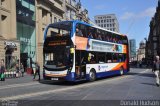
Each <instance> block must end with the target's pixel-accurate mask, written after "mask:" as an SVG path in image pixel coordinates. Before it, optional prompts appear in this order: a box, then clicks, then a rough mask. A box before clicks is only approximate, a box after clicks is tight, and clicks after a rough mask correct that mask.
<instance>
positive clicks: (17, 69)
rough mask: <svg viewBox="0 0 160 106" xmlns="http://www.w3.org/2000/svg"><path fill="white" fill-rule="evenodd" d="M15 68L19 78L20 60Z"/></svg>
mask: <svg viewBox="0 0 160 106" xmlns="http://www.w3.org/2000/svg"><path fill="white" fill-rule="evenodd" d="M15 69H16V78H18V77H19V74H20V72H19V62H18V61H17V63H16V66H15Z"/></svg>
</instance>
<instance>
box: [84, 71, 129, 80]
mask: <svg viewBox="0 0 160 106" xmlns="http://www.w3.org/2000/svg"><path fill="white" fill-rule="evenodd" d="M127 72H128V70H124V72H123V73H124V74H125V73H127ZM113 75H120V71H119V70H115V71H108V72H100V73H96V78H103V77H108V76H113ZM86 79H87V80H89V74H87V78H86Z"/></svg>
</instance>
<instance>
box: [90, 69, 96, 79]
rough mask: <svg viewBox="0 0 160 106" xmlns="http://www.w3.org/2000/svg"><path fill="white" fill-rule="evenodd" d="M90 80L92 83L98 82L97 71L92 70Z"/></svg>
mask: <svg viewBox="0 0 160 106" xmlns="http://www.w3.org/2000/svg"><path fill="white" fill-rule="evenodd" d="M89 80H90V81H95V80H96V71H95V70H94V69H91V71H90V72H89Z"/></svg>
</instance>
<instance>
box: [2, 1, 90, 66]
mask: <svg viewBox="0 0 160 106" xmlns="http://www.w3.org/2000/svg"><path fill="white" fill-rule="evenodd" d="M68 11H70V12H68ZM73 11H74V12H73ZM68 13H69V14H68ZM67 16H69V17H70V18H69V19H68V17H67ZM77 19H79V20H82V21H85V22H88V20H89V18H88V11H87V10H86V9H83V8H82V6H81V3H80V1H76V0H0V59H4V60H5V63H6V64H8V63H11V62H12V60H13V59H17V60H20V62H23V64H24V65H25V66H26V67H27V68H30V67H31V61H38V62H39V63H40V66H41V68H43V57H42V55H43V42H44V40H43V36H44V30H45V28H46V26H47V25H48V24H50V23H54V22H59V21H64V20H77ZM11 57H12V58H13V59H11V60H9V59H10V58H11Z"/></svg>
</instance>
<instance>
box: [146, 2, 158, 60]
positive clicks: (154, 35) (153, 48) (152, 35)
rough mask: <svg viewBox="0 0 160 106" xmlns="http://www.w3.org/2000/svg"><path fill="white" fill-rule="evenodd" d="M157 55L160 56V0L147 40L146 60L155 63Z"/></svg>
mask: <svg viewBox="0 0 160 106" xmlns="http://www.w3.org/2000/svg"><path fill="white" fill-rule="evenodd" d="M156 55H159V56H160V0H158V6H157V8H156V13H155V15H154V17H153V18H152V20H151V22H150V32H149V36H148V39H147V40H146V59H147V60H148V61H153V59H154V57H155V56H156Z"/></svg>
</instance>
